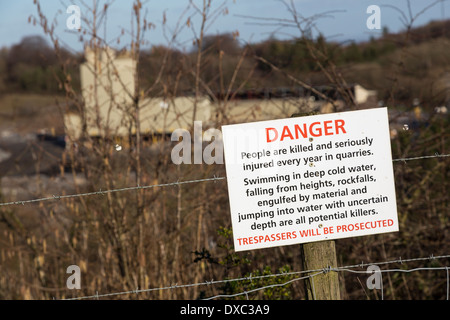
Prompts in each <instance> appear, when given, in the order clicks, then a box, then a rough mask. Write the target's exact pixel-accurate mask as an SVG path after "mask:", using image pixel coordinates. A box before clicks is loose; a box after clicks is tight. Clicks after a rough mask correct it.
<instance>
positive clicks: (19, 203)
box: [0, 153, 450, 207]
mask: <svg viewBox="0 0 450 320" xmlns="http://www.w3.org/2000/svg"><path fill="white" fill-rule="evenodd" d="M446 157H450V154H438V153H436V154H434V155H429V156H420V157H412V158H398V159H393V160H392V161H393V162H400V161H401V162H405V163H406V161H413V160H420V159H432V158H446ZM225 179H226V177H220V176H214V177H212V178H204V179H196V180H187V181H174V182H169V183H161V184H154V185H145V186H133V187H126V188H118V189H110V190H98V191H92V192H85V193H76V194H68V195H52V196H51V197H44V198H37V199H30V200H19V201H10V202H4V203H0V207H2V206H3V207H4V206H12V205H25V204H30V203H36V202H43V201H51V200H62V199H68V198H80V197H88V196H96V195H105V194H108V193H116V192H125V191H133V190H144V189H151V188H157V187H171V186H177V185H185V184H191V183H200V182H211V181H214V182H217V181H220V180H225Z"/></svg>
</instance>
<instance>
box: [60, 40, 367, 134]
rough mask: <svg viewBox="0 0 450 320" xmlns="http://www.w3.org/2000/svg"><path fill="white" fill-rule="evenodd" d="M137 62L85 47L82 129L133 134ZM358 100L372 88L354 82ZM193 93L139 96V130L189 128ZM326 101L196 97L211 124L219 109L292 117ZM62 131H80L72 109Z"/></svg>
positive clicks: (232, 115)
mask: <svg viewBox="0 0 450 320" xmlns="http://www.w3.org/2000/svg"><path fill="white" fill-rule="evenodd" d="M135 71H136V62H135V61H134V60H133V59H132V58H131V57H130V56H129V55H127V54H126V53H124V54H118V53H116V52H115V51H114V50H112V49H109V48H106V49H101V50H98V51H93V50H92V49H90V48H86V50H85V62H84V63H83V64H82V65H81V66H80V73H81V89H82V97H83V100H84V108H85V117H86V118H85V121H86V130H87V133H88V134H89V135H90V136H95V137H105V136H108V137H125V136H128V135H130V134H132V135H133V134H135V133H136V128H135V127H134V126H133V125H131V124H133V123H135V122H134V121H131V120H132V117H133V116H134V113H135V109H136V108H135V106H134V104H133V96H134V94H135V86H134V84H135V81H134V77H135ZM353 90H354V96H355V99H356V100H357V103H363V102H364V101H365V100H367V99H368V97H370V96H372V95H373V94H374V92H372V91H368V90H365V89H364V88H362V87H361V86H359V85H357V86H354V89H353ZM194 102H195V98H194V97H190V96H181V97H176V98H174V99H166V98H164V97H155V98H145V99H140V102H139V106H138V108H137V109H138V110H139V119H140V132H141V133H142V134H145V135H154V134H170V133H172V132H173V131H174V130H175V129H177V128H184V129H188V128H190V127H191V126H192V124H193V121H194V119H193V108H194ZM329 107H330V105H329V104H327V103H325V102H324V101H319V100H316V99H314V97H303V96H290V97H283V96H282V95H278V96H274V97H270V98H265V97H261V96H259V97H251V96H249V97H245V98H242V97H241V98H237V99H233V100H231V101H228V102H227V103H226V105H225V104H224V101H220V102H218V103H217V102H216V103H214V102H213V100H212V99H210V98H209V97H208V96H204V97H201V98H200V99H199V100H198V101H197V110H196V118H195V120H196V121H202V123H203V127H204V128H205V127H207V126H208V125H210V124H211V125H212V124H213V123H215V120H216V114H217V113H218V111H219V110H220V111H221V112H222V114H223V113H224V114H225V117H226V120H227V122H229V123H242V122H251V121H259V120H270V119H279V118H284V117H290V116H291V115H292V114H294V113H297V112H310V111H319V112H330V110H329ZM64 122H65V129H66V134H67V135H69V136H70V137H72V138H75V139H77V138H78V137H79V136H80V134H81V130H82V126H83V123H82V122H83V121H82V117H81V116H80V115H79V114H77V113H73V112H68V113H67V114H66V115H65V119H64Z"/></svg>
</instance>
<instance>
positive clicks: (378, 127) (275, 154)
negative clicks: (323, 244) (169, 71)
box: [222, 108, 398, 251]
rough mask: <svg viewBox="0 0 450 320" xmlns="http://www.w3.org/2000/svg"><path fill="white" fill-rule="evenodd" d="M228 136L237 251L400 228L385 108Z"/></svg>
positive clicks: (235, 129)
mask: <svg viewBox="0 0 450 320" xmlns="http://www.w3.org/2000/svg"><path fill="white" fill-rule="evenodd" d="M222 134H223V142H224V154H225V165H226V174H227V182H228V192H229V200H230V209H231V219H232V227H233V237H234V245H235V250H236V251H243V250H252V249H259V248H268V247H274V246H282V245H292V244H298V243H305V242H314V241H321V240H330V239H339V238H346V237H355V236H364V235H370V234H378V233H386V232H394V231H398V219H397V205H396V198H395V184H394V175H393V167H392V156H391V143H390V136H389V122H388V115H387V109H386V108H375V109H367V110H358V111H348V112H342V113H331V114H322V115H315V116H307V117H297V118H287V119H279V120H273V121H260V122H253V123H244V124H236V125H227V126H223V127H222Z"/></svg>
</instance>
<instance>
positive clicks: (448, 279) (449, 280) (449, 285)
mask: <svg viewBox="0 0 450 320" xmlns="http://www.w3.org/2000/svg"><path fill="white" fill-rule="evenodd" d="M449 258H450V255H440V256H434V255H430V256H428V257H422V258H411V259H402V258H401V257H400V258H399V259H396V260H390V261H383V262H371V263H364V262H362V263H361V264H355V265H348V266H342V267H332V266H325V267H324V268H322V269H314V270H302V271H292V272H282V273H276V274H268V275H259V276H252V275H251V274H250V275H249V276H243V277H240V278H234V279H223V280H213V279H212V280H211V281H203V282H199V283H190V284H181V285H179V284H174V285H169V286H165V287H161V288H148V289H139V288H138V289H136V290H128V291H122V292H111V293H104V294H99V293H98V292H96V294H95V295H89V296H80V297H75V298H68V299H64V300H85V299H100V298H108V297H113V296H123V295H130V294H140V293H150V292H156V291H161V290H176V289H181V288H191V287H200V286H214V285H218V284H224V283H231V282H241V281H253V280H261V279H264V278H277V277H287V276H296V277H295V278H293V279H290V280H287V281H285V282H282V283H275V284H269V285H265V286H261V287H257V288H253V289H250V290H245V291H241V292H237V293H232V294H218V295H214V296H211V297H208V298H204V299H203V300H214V299H229V298H236V297H239V296H245V297H246V299H249V294H251V293H254V292H258V291H262V290H266V289H270V288H277V287H285V286H288V285H290V284H292V283H294V282H297V281H301V280H307V279H311V283H312V294H313V298H314V299H315V296H316V295H315V290H314V278H315V277H317V276H319V275H322V274H326V273H328V272H337V273H346V272H347V273H355V274H366V275H371V274H373V271H367V270H355V269H356V268H364V267H368V266H380V265H388V264H394V263H397V264H405V263H408V262H417V261H432V260H440V259H449ZM418 271H445V276H443V279H445V280H444V281H445V283H446V297H445V299H446V300H449V296H450V273H449V271H450V267H449V266H439V267H417V268H411V269H399V268H395V269H384V270H383V269H380V270H379V272H380V275H381V274H382V273H394V272H402V273H411V272H418ZM305 274H306V275H305ZM381 284H382V281H381ZM379 290H380V291H381V299H384V289H383V286H382V285H381V288H380V289H379Z"/></svg>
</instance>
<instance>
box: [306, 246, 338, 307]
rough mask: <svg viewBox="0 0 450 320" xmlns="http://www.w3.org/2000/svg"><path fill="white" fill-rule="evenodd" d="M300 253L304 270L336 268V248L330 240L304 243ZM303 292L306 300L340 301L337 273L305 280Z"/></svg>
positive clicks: (328, 273)
mask: <svg viewBox="0 0 450 320" xmlns="http://www.w3.org/2000/svg"><path fill="white" fill-rule="evenodd" d="M300 253H301V259H302V264H303V269H304V270H317V269H319V270H322V269H324V268H327V267H336V266H337V259H336V248H335V245H334V241H332V240H327V241H319V242H311V243H304V244H302V245H301V247H300ZM317 272H319V271H317ZM317 272H312V274H314V273H317ZM305 290H306V294H307V299H308V300H340V299H341V294H340V289H339V279H338V273H337V272H334V271H330V272H325V273H322V274H319V275H316V276H314V277H310V278H309V279H306V280H305Z"/></svg>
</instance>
